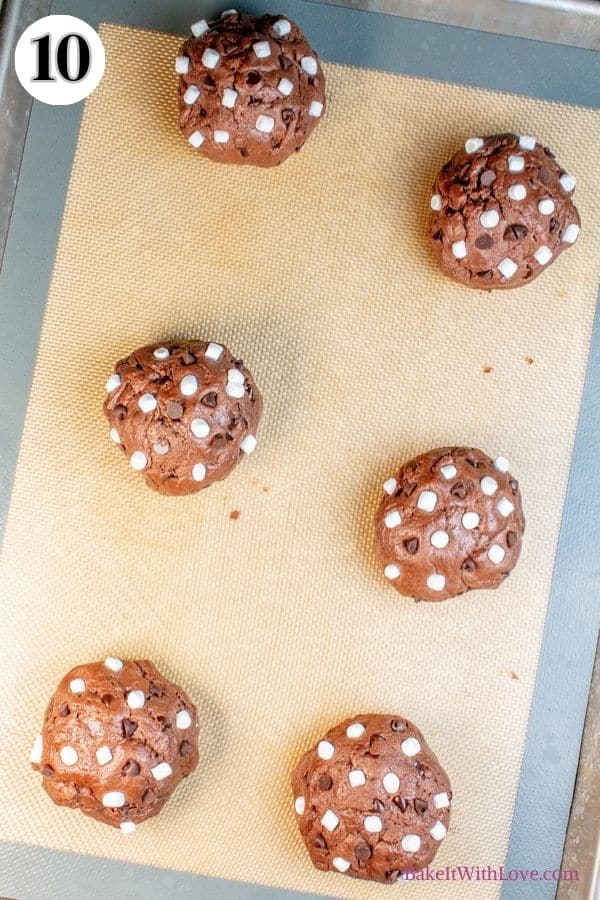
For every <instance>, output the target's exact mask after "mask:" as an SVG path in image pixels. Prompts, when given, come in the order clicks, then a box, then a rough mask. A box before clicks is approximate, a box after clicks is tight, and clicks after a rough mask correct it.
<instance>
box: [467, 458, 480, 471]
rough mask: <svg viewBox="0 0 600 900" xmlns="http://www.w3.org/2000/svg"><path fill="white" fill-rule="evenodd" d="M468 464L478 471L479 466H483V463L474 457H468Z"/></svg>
mask: <svg viewBox="0 0 600 900" xmlns="http://www.w3.org/2000/svg"><path fill="white" fill-rule="evenodd" d="M467 462H468V464H469V465H470V466H472V467H473V468H474V469H478V468H479V466H480V465H481V463H480V462H479V460H478V459H474V458H473V457H472V456H467Z"/></svg>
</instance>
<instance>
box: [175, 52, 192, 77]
mask: <svg viewBox="0 0 600 900" xmlns="http://www.w3.org/2000/svg"><path fill="white" fill-rule="evenodd" d="M189 67H190V58H189V56H176V57H175V71H176V73H177V74H178V75H187V72H188V69H189Z"/></svg>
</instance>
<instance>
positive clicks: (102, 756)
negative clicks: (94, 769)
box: [96, 744, 113, 766]
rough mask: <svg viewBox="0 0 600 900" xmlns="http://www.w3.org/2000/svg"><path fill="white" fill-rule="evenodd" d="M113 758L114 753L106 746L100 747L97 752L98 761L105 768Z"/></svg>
mask: <svg viewBox="0 0 600 900" xmlns="http://www.w3.org/2000/svg"><path fill="white" fill-rule="evenodd" d="M112 758H113V755H112V751H111V749H110V747H107V746H106V745H105V744H103V745H102V747H98V749H97V750H96V761H97V762H98V765H99V766H105V765H106V764H107V763H109V762H110V761H111V760H112Z"/></svg>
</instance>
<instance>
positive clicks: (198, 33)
mask: <svg viewBox="0 0 600 900" xmlns="http://www.w3.org/2000/svg"><path fill="white" fill-rule="evenodd" d="M207 31H208V22H207V21H206V19H200V21H198V22H194V24H193V25H192V34H193V35H194V37H202V35H203V34H206V32H207Z"/></svg>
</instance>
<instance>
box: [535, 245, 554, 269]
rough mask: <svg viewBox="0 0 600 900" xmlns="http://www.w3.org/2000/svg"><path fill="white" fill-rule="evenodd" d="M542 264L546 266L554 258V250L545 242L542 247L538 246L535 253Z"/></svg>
mask: <svg viewBox="0 0 600 900" xmlns="http://www.w3.org/2000/svg"><path fill="white" fill-rule="evenodd" d="M533 255H534V256H535V258H536V259H537V261H538V262H539V264H540V266H545V265H546V263H549V262H550V260H551V259H552V250H551V249H550V247H547V246H546V245H545V244H542V246H541V247H538V248H537V250H536V251H535V253H534V254H533Z"/></svg>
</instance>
